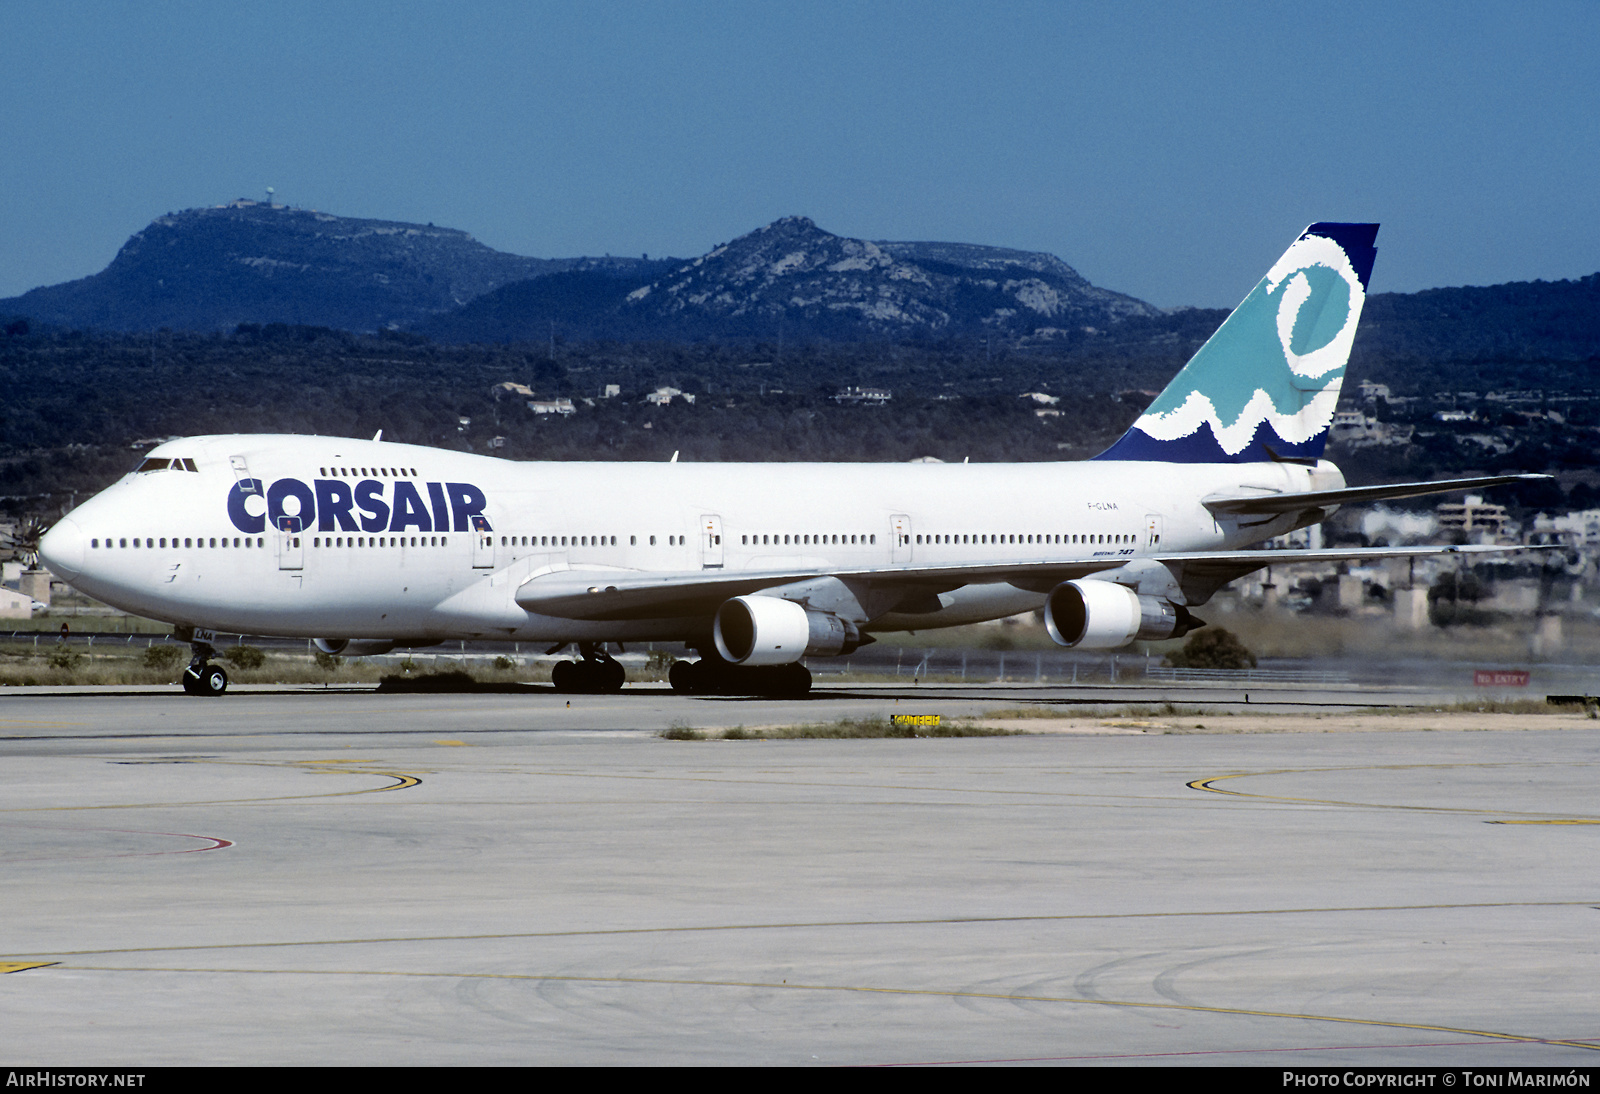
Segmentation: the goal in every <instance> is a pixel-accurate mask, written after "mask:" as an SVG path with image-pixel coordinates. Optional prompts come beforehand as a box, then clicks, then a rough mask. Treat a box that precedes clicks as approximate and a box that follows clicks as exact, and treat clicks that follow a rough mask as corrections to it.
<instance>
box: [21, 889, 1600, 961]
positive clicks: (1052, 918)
mask: <svg viewBox="0 0 1600 1094" xmlns="http://www.w3.org/2000/svg"><path fill="white" fill-rule="evenodd" d="M1597 906H1600V899H1596V898H1591V899H1589V900H1496V901H1481V902H1471V903H1450V904H1356V905H1346V906H1343V907H1339V906H1330V907H1320V908H1318V907H1312V908H1237V909H1232V910H1228V911H1197V912H1084V913H1077V914H1066V915H1013V916H943V917H938V918H932V919H835V920H828V919H820V920H797V921H794V922H790V923H708V924H700V925H696V926H687V927H600V928H586V929H577V930H566V931H497V932H490V933H486V934H421V935H393V936H390V937H387V938H383V937H379V938H312V939H304V940H300V941H286V942H213V943H205V944H188V945H181V946H119V947H113V948H109V949H96V950H49V951H44V952H38V953H31V954H29V953H22V954H12V955H11V956H13V957H42V956H45V955H46V954H48V955H49V956H53V957H104V956H106V955H108V954H114V953H178V952H184V951H190V950H270V949H284V948H286V947H289V946H369V945H383V944H386V943H397V942H407V943H413V942H479V941H489V940H501V939H513V938H589V937H605V936H608V935H646V934H688V933H691V932H695V931H708V932H709V931H793V930H817V929H819V928H836V927H928V926H964V925H974V926H976V925H981V924H1001V923H1071V922H1079V921H1094V920H1125V919H1204V918H1212V917H1231V916H1252V915H1265V916H1274V915H1330V914H1341V913H1356V914H1361V913H1367V912H1426V911H1439V910H1443V909H1453V910H1468V909H1477V910H1489V909H1495V908H1593V907H1597Z"/></svg>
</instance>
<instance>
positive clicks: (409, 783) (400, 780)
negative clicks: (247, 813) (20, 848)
mask: <svg viewBox="0 0 1600 1094" xmlns="http://www.w3.org/2000/svg"><path fill="white" fill-rule="evenodd" d="M136 762H139V763H143V764H149V765H154V764H157V763H170V764H213V765H216V766H235V767H278V768H285V767H286V768H291V769H292V768H300V769H301V770H311V771H312V772H313V773H321V772H320V770H319V769H318V768H314V767H311V765H313V764H363V765H371V766H369V769H368V770H364V771H363V770H354V769H351V768H341V769H338V771H337V773H338V774H341V775H376V776H379V777H380V778H385V779H393V780H395V781H394V782H392V783H390V784H389V785H388V786H369V787H366V788H365V789H363V790H334V791H329V792H327V793H323V794H281V795H274V796H272V797H266V798H215V799H205V800H201V801H152V802H116V803H112V804H107V805H38V806H25V807H22V808H17V809H3V808H0V813H75V812H88V811H92V810H96V809H168V808H177V807H182V806H193V805H260V804H263V803H266V802H286V801H305V800H309V799H314V798H347V797H353V796H354V795H356V794H382V793H385V792H387V791H390V790H406V789H409V788H410V787H413V786H420V785H421V783H422V778H421V777H420V776H418V775H402V774H400V773H399V772H398V771H378V770H372V769H371V767H375V766H376V763H377V761H372V760H342V759H340V760H291V761H288V762H284V763H276V762H267V761H261V760H188V759H185V760H155V761H150V760H145V761H136Z"/></svg>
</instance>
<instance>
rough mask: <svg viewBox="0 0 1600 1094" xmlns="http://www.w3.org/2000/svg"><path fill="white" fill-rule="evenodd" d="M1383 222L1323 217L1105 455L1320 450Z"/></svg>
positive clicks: (1251, 456)
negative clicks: (1338, 221) (1327, 220)
mask: <svg viewBox="0 0 1600 1094" xmlns="http://www.w3.org/2000/svg"><path fill="white" fill-rule="evenodd" d="M1377 235H1378V226H1377V225H1376V224H1332V223H1319V224H1313V225H1311V227H1309V228H1307V229H1306V230H1305V231H1304V232H1302V233H1301V234H1300V237H1299V238H1298V239H1296V240H1295V241H1294V243H1293V244H1291V245H1290V247H1289V249H1288V250H1287V251H1285V252H1284V254H1283V257H1282V258H1280V259H1278V261H1277V262H1276V263H1275V264H1274V265H1273V267H1272V269H1271V270H1269V271H1268V272H1267V276H1266V277H1264V278H1262V279H1261V281H1260V283H1259V284H1257V285H1256V287H1255V288H1254V289H1253V290H1251V292H1250V295H1249V296H1247V297H1245V299H1244V302H1243V303H1242V304H1240V305H1239V306H1238V307H1237V308H1235V309H1234V310H1233V314H1232V315H1230V316H1228V318H1227V320H1226V321H1225V322H1224V323H1223V324H1222V326H1220V327H1218V328H1217V332H1216V333H1215V334H1213V335H1212V336H1211V337H1210V339H1208V340H1207V341H1206V344H1205V345H1203V346H1201V347H1200V350H1199V352H1197V353H1196V354H1195V355H1194V356H1193V357H1192V358H1190V360H1189V363H1188V364H1187V365H1185V366H1184V367H1183V371H1182V372H1180V373H1178V375H1177V376H1176V377H1174V378H1173V381H1172V382H1171V383H1170V384H1168V385H1167V387H1166V389H1165V390H1164V391H1162V392H1161V394H1160V395H1158V396H1156V399H1155V401H1154V402H1153V403H1151V404H1150V407H1149V409H1147V410H1146V411H1145V412H1144V414H1142V415H1141V416H1140V417H1139V420H1138V421H1136V422H1134V423H1133V426H1132V427H1131V428H1130V429H1129V430H1128V432H1127V433H1125V434H1123V436H1122V438H1121V439H1120V440H1118V441H1117V443H1116V444H1114V445H1112V446H1111V447H1110V448H1108V449H1106V451H1104V452H1102V453H1101V454H1100V455H1099V456H1097V457H1095V458H1096V459H1101V460H1157V461H1166V462H1172V463H1248V462H1254V461H1258V460H1274V459H1286V458H1287V459H1316V458H1318V457H1320V456H1321V455H1322V450H1323V447H1324V446H1325V445H1326V443H1327V439H1328V427H1329V425H1331V424H1332V422H1333V411H1334V408H1335V406H1336V405H1337V404H1338V402H1339V386H1340V384H1341V383H1343V381H1344V372H1345V365H1346V363H1347V362H1348V361H1349V359H1350V347H1351V345H1353V344H1354V342H1355V336H1356V325H1357V324H1358V323H1359V322H1360V319H1361V305H1362V304H1363V302H1365V300H1366V296H1367V281H1368V279H1369V278H1370V277H1371V275H1372V262H1373V259H1374V258H1375V257H1376V256H1377V253H1378V252H1377V249H1376V248H1375V247H1374V246H1373V241H1374V240H1375V239H1376V238H1377Z"/></svg>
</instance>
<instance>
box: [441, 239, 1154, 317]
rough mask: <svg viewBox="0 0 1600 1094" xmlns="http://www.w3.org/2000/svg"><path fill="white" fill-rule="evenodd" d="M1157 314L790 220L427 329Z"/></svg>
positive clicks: (973, 260) (530, 292)
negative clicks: (696, 252) (637, 278)
mask: <svg viewBox="0 0 1600 1094" xmlns="http://www.w3.org/2000/svg"><path fill="white" fill-rule="evenodd" d="M1159 314H1160V309H1157V308H1154V307H1152V306H1151V305H1149V304H1146V303H1144V302H1143V301H1140V300H1135V299H1134V298H1133V297H1130V296H1124V295H1122V294H1121V293H1115V292H1111V291H1109V290H1106V289H1100V288H1096V287H1095V286H1093V285H1091V284H1090V283H1089V282H1088V281H1087V280H1085V279H1084V278H1083V277H1082V276H1081V275H1080V274H1079V273H1078V272H1077V271H1076V270H1074V269H1073V268H1072V267H1071V266H1068V265H1067V264H1066V263H1065V262H1062V261H1061V260H1060V259H1059V258H1056V257H1055V256H1054V255H1048V254H1036V253H1032V252H1028V251H1016V250H1008V249H1006V248H1002V247H983V246H978V245H974V244H963V243H893V242H870V241H867V240H861V239H849V238H846V237H844V236H837V235H834V234H832V233H831V232H827V231H824V230H823V229H821V228H818V227H817V226H816V224H814V223H813V222H812V221H811V220H809V219H807V218H806V217H785V218H783V219H782V220H777V221H774V222H773V223H771V224H769V225H767V226H766V227H764V228H759V229H757V230H756V231H754V232H751V233H749V234H748V235H744V236H740V237H739V238H738V239H735V240H733V241H732V242H731V243H725V244H722V245H721V246H719V247H716V248H714V249H713V250H711V251H710V252H709V253H707V254H705V255H702V256H701V257H699V258H697V259H694V260H693V261H692V262H686V263H682V264H678V265H675V266H673V267H672V268H670V269H668V270H666V271H665V272H663V273H661V274H659V275H657V276H655V277H654V279H653V280H649V281H646V282H644V283H641V284H638V285H637V286H636V287H633V286H627V285H625V283H624V282H623V281H622V280H620V279H617V280H613V281H611V282H609V283H608V282H603V281H600V280H597V279H593V278H587V279H585V278H580V277H578V276H576V275H571V276H567V277H554V278H541V279H540V280H539V281H537V282H533V283H531V284H524V285H513V286H507V287H505V288H502V289H499V290H497V291H495V292H491V293H489V294H487V295H485V296H484V297H482V298H480V299H479V300H476V301H474V302H472V303H471V304H468V305H467V306H465V307H464V308H462V309H461V310H460V311H458V312H456V313H455V314H453V315H451V316H447V317H442V318H440V319H437V320H433V321H430V322H429V323H426V324H424V325H423V326H422V328H421V329H422V330H424V331H425V332H427V333H429V334H430V335H432V336H434V337H437V338H442V339H446V340H451V341H482V340H507V339H512V340H514V339H517V338H538V337H543V335H544V334H545V333H548V331H549V329H550V327H551V325H552V324H554V325H555V327H556V329H557V330H559V331H561V332H563V333H565V334H567V335H568V336H577V337H610V338H702V337H724V338H763V339H773V340H776V339H778V338H779V337H788V338H795V339H804V338H829V339H836V340H854V339H860V338H881V337H890V338H906V337H915V336H919V335H921V336H932V337H942V336H948V335H953V334H981V333H983V332H987V331H993V332H996V333H1000V334H1007V335H1040V334H1043V335H1048V334H1050V333H1051V332H1054V331H1074V332H1075V331H1078V330H1081V329H1082V328H1084V327H1096V328H1099V327H1106V326H1110V325H1112V324H1115V323H1118V322H1120V321H1121V320H1124V319H1130V318H1148V317H1152V316H1156V315H1159Z"/></svg>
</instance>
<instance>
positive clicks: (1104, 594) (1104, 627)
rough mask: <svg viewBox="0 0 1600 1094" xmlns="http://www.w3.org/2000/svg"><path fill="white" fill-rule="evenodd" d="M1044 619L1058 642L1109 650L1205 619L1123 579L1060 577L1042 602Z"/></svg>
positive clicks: (1182, 630)
mask: <svg viewBox="0 0 1600 1094" xmlns="http://www.w3.org/2000/svg"><path fill="white" fill-rule="evenodd" d="M1044 625H1045V628H1046V629H1047V630H1048V631H1049V632H1050V637H1051V638H1052V639H1054V640H1055V641H1056V642H1057V643H1058V644H1059V645H1063V646H1077V647H1081V648H1083V649H1088V650H1114V649H1117V648H1118V647H1119V646H1126V645H1127V644H1128V643H1129V642H1132V641H1134V640H1135V639H1138V638H1144V639H1149V640H1151V641H1159V640H1160V639H1163V638H1182V637H1183V636H1184V635H1185V634H1188V633H1189V632H1190V631H1192V630H1194V629H1195V628H1197V627H1203V626H1205V623H1204V621H1202V620H1199V619H1196V618H1195V617H1194V616H1192V615H1190V614H1189V609H1188V608H1185V607H1184V606H1183V605H1182V604H1174V603H1173V602H1172V601H1170V600H1167V599H1165V598H1163V597H1159V596H1140V595H1139V594H1138V593H1136V592H1134V591H1133V590H1132V589H1130V588H1128V587H1127V586H1126V585H1118V584H1116V583H1114V582H1111V581H1063V582H1062V583H1061V584H1060V585H1057V586H1056V587H1055V588H1054V589H1052V590H1051V591H1050V596H1049V598H1048V599H1047V600H1046V601H1045V602H1044Z"/></svg>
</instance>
